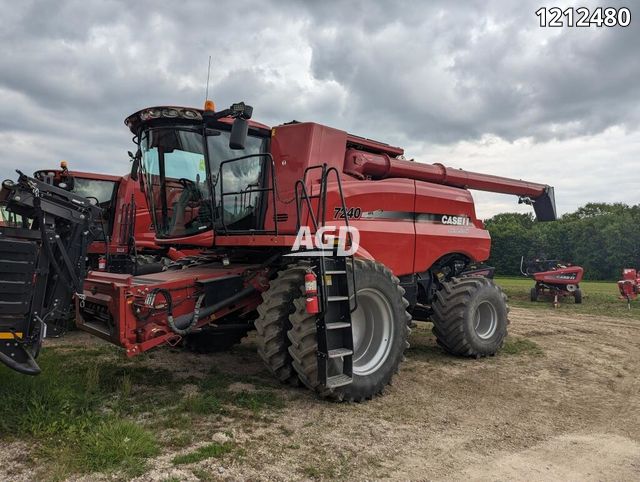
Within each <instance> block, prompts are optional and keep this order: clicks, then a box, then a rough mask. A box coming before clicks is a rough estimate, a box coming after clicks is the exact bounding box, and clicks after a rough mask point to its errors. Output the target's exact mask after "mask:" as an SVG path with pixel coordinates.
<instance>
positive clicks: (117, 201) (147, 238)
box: [34, 161, 161, 273]
mask: <svg viewBox="0 0 640 482" xmlns="http://www.w3.org/2000/svg"><path fill="white" fill-rule="evenodd" d="M60 167H61V169H43V170H40V171H36V172H35V173H34V177H35V178H36V179H38V180H40V181H42V182H45V183H47V184H51V185H53V186H57V187H60V188H61V189H65V190H68V191H70V192H72V193H74V194H77V195H78V196H82V197H85V198H87V199H89V200H91V201H93V202H94V204H95V205H97V206H98V207H100V209H101V210H102V217H101V219H100V220H99V225H98V227H99V229H100V230H101V233H100V234H99V235H98V239H96V240H95V241H93V242H92V243H91V244H90V245H89V247H88V249H87V255H88V267H89V269H92V270H99V271H110V272H114V273H135V272H136V271H137V269H140V268H141V265H143V264H146V263H142V262H141V259H140V258H138V259H136V257H137V256H138V255H144V256H146V258H144V261H147V262H149V261H150V259H149V256H151V257H153V255H154V254H156V253H158V252H160V251H161V247H160V246H158V245H157V244H156V242H155V233H154V231H153V228H152V223H151V215H150V214H149V210H148V209H147V201H146V199H145V196H144V193H143V192H142V191H141V189H140V183H139V182H138V179H137V177H136V175H135V174H134V176H133V178H132V177H131V175H129V174H127V175H125V176H110V175H106V174H96V173H93V172H80V171H70V170H68V167H67V163H66V161H62V162H61V163H60ZM134 178H135V179H134Z"/></svg>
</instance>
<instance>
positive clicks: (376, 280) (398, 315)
mask: <svg viewBox="0 0 640 482" xmlns="http://www.w3.org/2000/svg"><path fill="white" fill-rule="evenodd" d="M375 268H376V267H374V265H373V264H372V263H367V262H364V263H363V262H361V261H360V262H358V261H357V262H356V271H355V274H356V286H357V290H358V291H360V290H362V289H365V288H372V289H375V290H377V291H378V292H380V293H381V294H382V295H383V296H384V297H385V298H386V301H387V303H388V304H389V307H390V312H391V317H392V330H393V340H392V342H391V346H390V348H389V352H388V354H387V358H386V359H385V361H384V362H383V364H382V365H381V366H380V367H379V368H378V369H377V370H376V371H375V372H373V373H369V374H368V375H366V376H360V375H356V374H355V373H354V375H353V383H352V384H351V385H349V386H348V387H347V390H346V391H347V392H349V394H350V395H351V396H353V397H354V398H356V399H357V398H361V397H363V396H364V397H369V396H371V394H374V393H378V392H380V391H381V390H382V389H383V388H384V387H385V386H386V385H387V384H388V383H389V381H390V380H391V378H392V377H393V375H394V374H395V373H396V372H397V371H398V366H399V364H400V362H401V361H402V359H403V356H404V355H403V353H404V350H405V348H406V345H407V334H408V320H407V318H408V314H407V312H406V310H405V308H404V306H405V304H404V303H403V296H402V295H403V293H402V290H401V289H399V287H398V285H397V284H396V283H394V282H393V280H392V276H389V274H390V272H389V271H383V270H381V269H375Z"/></svg>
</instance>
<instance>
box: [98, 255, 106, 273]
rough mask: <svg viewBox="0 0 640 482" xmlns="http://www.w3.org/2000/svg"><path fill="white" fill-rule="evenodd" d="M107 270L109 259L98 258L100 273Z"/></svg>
mask: <svg viewBox="0 0 640 482" xmlns="http://www.w3.org/2000/svg"><path fill="white" fill-rule="evenodd" d="M106 269H107V258H106V257H105V256H100V257H99V258H98V271H104V270H106Z"/></svg>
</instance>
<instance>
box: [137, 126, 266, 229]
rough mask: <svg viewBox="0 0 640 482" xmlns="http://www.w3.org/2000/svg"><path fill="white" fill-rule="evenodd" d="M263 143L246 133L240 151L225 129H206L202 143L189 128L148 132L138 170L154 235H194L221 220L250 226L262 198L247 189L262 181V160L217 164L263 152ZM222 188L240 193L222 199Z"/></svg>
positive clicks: (171, 128)
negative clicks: (142, 180) (211, 187)
mask: <svg viewBox="0 0 640 482" xmlns="http://www.w3.org/2000/svg"><path fill="white" fill-rule="evenodd" d="M265 142H266V140H265V139H264V138H260V137H255V136H249V137H248V138H247V142H246V144H245V149H244V150H231V149H229V132H228V131H223V130H213V129H207V137H206V144H205V142H203V135H202V132H201V131H199V130H194V129H193V128H189V127H184V128H182V127H176V126H171V127H159V128H151V129H148V130H146V131H145V132H144V134H143V136H142V138H141V143H140V148H141V151H142V162H141V168H142V173H143V176H144V183H145V190H146V194H147V199H148V202H149V208H150V211H151V215H152V218H153V223H154V226H155V230H156V236H157V237H158V238H178V237H185V236H192V235H194V234H197V233H200V232H203V231H206V230H209V229H215V228H219V227H221V226H222V223H223V222H224V225H225V226H227V227H232V228H233V227H235V228H238V229H240V228H241V229H252V228H254V227H255V225H256V223H257V222H258V219H259V217H260V216H259V210H260V198H259V196H258V193H257V192H251V191H250V190H251V189H252V188H254V187H258V186H259V185H260V183H261V178H262V165H263V159H262V158H261V157H258V156H256V157H249V158H247V159H239V160H237V161H234V162H230V163H224V165H222V169H220V167H221V164H222V163H223V161H227V160H229V159H235V158H238V157H243V156H247V155H251V154H258V153H261V152H264V149H265ZM205 145H206V148H207V151H208V156H209V164H210V170H209V169H207V163H206V160H205V153H204V146H205ZM220 173H222V176H220ZM210 185H212V186H213V191H214V192H213V194H212V192H211V189H210V187H209V186H210ZM222 189H224V192H225V193H232V192H234V193H239V194H230V195H225V196H224V197H223V196H222ZM247 190H249V191H250V192H248V193H246V194H244V195H243V194H241V193H243V192H245V191H247ZM222 200H223V201H224V202H222Z"/></svg>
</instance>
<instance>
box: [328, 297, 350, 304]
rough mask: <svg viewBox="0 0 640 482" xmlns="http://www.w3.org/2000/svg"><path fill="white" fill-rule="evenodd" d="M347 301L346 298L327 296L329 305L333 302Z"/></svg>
mask: <svg viewBox="0 0 640 482" xmlns="http://www.w3.org/2000/svg"><path fill="white" fill-rule="evenodd" d="M348 300H349V297H348V296H327V301H328V302H329V303H331V302H335V301H348Z"/></svg>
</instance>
